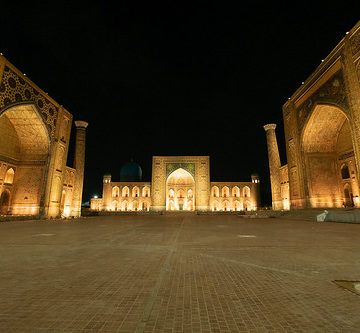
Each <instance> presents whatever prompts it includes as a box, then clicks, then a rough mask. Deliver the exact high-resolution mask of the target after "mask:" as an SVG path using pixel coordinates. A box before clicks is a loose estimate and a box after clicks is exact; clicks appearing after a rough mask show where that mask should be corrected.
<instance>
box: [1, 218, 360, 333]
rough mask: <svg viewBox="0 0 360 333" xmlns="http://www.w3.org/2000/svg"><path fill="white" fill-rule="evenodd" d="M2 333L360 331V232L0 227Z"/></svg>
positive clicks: (153, 222)
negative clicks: (357, 283)
mask: <svg viewBox="0 0 360 333" xmlns="http://www.w3.org/2000/svg"><path fill="white" fill-rule="evenodd" d="M0 254H1V257H0V332H42V331H43V332H53V331H54V332H60V331H65V332H80V331H81V332H116V331H118V332H270V331H271V332H315V331H316V332H359V331H360V296H359V295H357V294H356V293H353V292H351V291H349V290H346V289H343V288H341V287H339V286H337V285H336V284H335V283H333V282H332V281H333V280H360V225H356V224H344V223H327V222H326V223H319V222H306V221H304V222H303V221H295V220H293V221H291V220H285V219H274V218H268V219H249V218H241V217H236V216H210V215H209V216H207V215H200V216H196V215H174V216H171V215H163V216H158V215H149V216H105V217H91V218H86V219H81V220H77V221H70V222H69V221H52V222H41V221H34V222H32V221H27V222H11V223H9V222H6V223H0Z"/></svg>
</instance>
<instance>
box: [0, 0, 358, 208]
mask: <svg viewBox="0 0 360 333" xmlns="http://www.w3.org/2000/svg"><path fill="white" fill-rule="evenodd" d="M8 3H11V2H10V1H8ZM24 3H25V2H24ZM26 3H27V5H24V4H22V2H21V1H19V2H18V4H7V5H6V4H2V5H1V19H0V31H1V38H0V52H2V53H3V54H4V56H5V57H6V58H7V59H8V60H9V61H10V62H11V63H13V64H14V65H15V66H16V67H17V68H18V69H20V70H21V71H22V72H24V73H26V75H27V76H28V77H29V78H30V79H31V80H32V81H33V82H35V83H36V84H37V85H38V86H39V87H40V88H42V89H43V90H44V91H45V92H47V93H48V94H49V95H50V96H51V97H52V98H54V99H55V100H56V101H57V102H58V103H60V104H62V105H64V107H65V108H66V109H67V110H68V111H69V112H71V113H72V114H73V116H74V120H77V119H79V120H85V121H87V122H89V126H88V130H87V151H86V170H85V183H84V196H83V201H87V200H89V198H90V197H91V196H93V195H94V194H98V195H101V194H102V176H103V174H104V173H108V172H110V173H111V174H112V177H113V180H114V181H118V180H119V178H120V169H121V166H122V165H123V164H124V163H125V162H127V161H129V160H130V159H131V158H133V159H134V160H135V161H136V162H137V163H139V164H140V165H141V167H142V169H143V176H144V177H143V180H145V181H150V180H151V162H152V156H153V155H210V162H211V169H210V172H211V180H212V181H250V180H251V179H250V174H251V173H252V172H257V173H259V174H260V177H261V181H262V200H263V203H264V204H265V205H270V204H271V195H270V182H269V168H268V159H267V147H266V137H265V131H264V129H263V127H262V126H263V125H264V124H266V123H270V122H271V123H276V124H278V128H277V135H278V143H279V148H280V155H281V159H282V164H285V163H286V156H285V145H284V133H283V120H282V105H283V104H284V103H285V102H286V101H287V99H288V97H290V96H291V95H292V94H293V93H294V92H295V90H296V89H297V88H298V87H299V86H300V85H301V82H302V81H304V80H305V79H306V78H307V77H308V76H309V75H310V74H311V73H312V72H313V71H314V70H315V69H316V68H317V66H318V65H319V64H320V63H321V60H322V59H324V58H325V57H326V56H327V55H328V54H329V53H330V51H331V50H332V49H333V48H334V47H335V46H336V44H337V43H338V42H339V41H340V40H341V39H342V38H343V37H344V35H345V33H346V31H349V30H350V29H351V28H352V27H353V26H354V25H355V24H356V22H357V21H358V20H359V16H358V15H357V14H358V10H356V9H355V8H351V6H350V4H349V2H345V1H343V2H337V3H336V6H335V5H333V6H332V5H331V4H330V3H329V2H326V5H325V6H320V5H319V4H317V5H316V4H315V2H308V3H306V2H301V3H299V2H296V3H295V2H288V1H287V2H283V3H279V2H278V3H274V2H268V5H263V4H261V2H256V3H257V5H250V4H249V3H250V2H248V4H246V2H245V4H243V3H242V2H239V1H232V2H229V3H228V4H227V2H224V1H217V2H213V1H191V2H189V4H186V2H183V1H166V2H165V1H164V2H159V1H147V2H145V1H144V2H138V1H118V2H117V5H112V4H111V3H110V2H109V3H106V1H103V2H100V1H98V2H97V4H93V3H91V2H90V1H89V2H88V3H82V2H79V1H49V2H47V3H44V4H42V5H41V6H40V5H36V2H35V3H34V2H32V1H27V2H26ZM145 3H146V4H145ZM260 4H261V5H260ZM74 128H75V126H74V125H73V130H72V138H71V140H72V141H71V142H70V151H69V158H68V163H67V165H69V166H72V160H73V151H74V143H75V137H74V132H75V131H74Z"/></svg>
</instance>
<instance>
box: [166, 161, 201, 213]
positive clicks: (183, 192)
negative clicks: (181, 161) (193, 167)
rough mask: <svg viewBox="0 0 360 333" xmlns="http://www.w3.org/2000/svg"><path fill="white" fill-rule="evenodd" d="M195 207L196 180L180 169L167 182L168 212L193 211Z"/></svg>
mask: <svg viewBox="0 0 360 333" xmlns="http://www.w3.org/2000/svg"><path fill="white" fill-rule="evenodd" d="M194 207H195V180H194V178H193V176H192V175H191V174H190V173H189V172H187V171H186V170H184V169H182V168H179V169H177V170H175V171H174V172H173V173H171V174H170V175H169V177H168V179H167V181H166V210H169V211H176V210H187V211H193V210H194Z"/></svg>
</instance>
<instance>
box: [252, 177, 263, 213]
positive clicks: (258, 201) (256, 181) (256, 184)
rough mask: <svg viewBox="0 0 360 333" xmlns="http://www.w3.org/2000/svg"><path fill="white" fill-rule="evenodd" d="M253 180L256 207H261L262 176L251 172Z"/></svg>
mask: <svg viewBox="0 0 360 333" xmlns="http://www.w3.org/2000/svg"><path fill="white" fill-rule="evenodd" d="M251 182H252V183H253V189H254V199H255V201H254V204H255V209H256V210H257V209H259V208H260V207H261V196H260V176H259V175H258V174H257V173H255V172H254V173H252V174H251Z"/></svg>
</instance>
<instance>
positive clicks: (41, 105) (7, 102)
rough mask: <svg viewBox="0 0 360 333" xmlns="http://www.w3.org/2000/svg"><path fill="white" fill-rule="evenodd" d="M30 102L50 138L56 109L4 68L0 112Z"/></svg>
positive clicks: (21, 79) (52, 133)
mask: <svg viewBox="0 0 360 333" xmlns="http://www.w3.org/2000/svg"><path fill="white" fill-rule="evenodd" d="M24 102H32V103H33V104H35V105H36V107H37V109H38V110H39V113H40V114H41V117H42V118H43V120H44V123H45V124H46V126H47V129H48V131H49V135H50V136H51V137H53V136H54V134H55V127H56V118H57V114H58V111H59V109H58V107H57V106H55V105H54V104H53V103H51V102H50V101H49V100H48V99H47V98H46V97H44V96H43V95H42V94H41V93H40V92H39V91H38V90H36V89H35V88H33V87H32V86H31V85H30V84H29V83H27V82H26V80H24V78H22V77H21V76H19V75H18V74H17V73H16V72H14V71H13V70H11V69H10V68H9V67H8V66H5V68H4V72H3V77H2V79H1V84H0V111H1V109H2V108H4V107H9V106H11V105H19V104H21V103H24Z"/></svg>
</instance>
